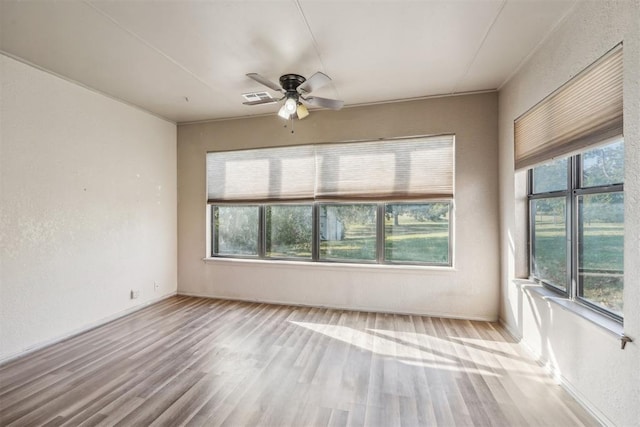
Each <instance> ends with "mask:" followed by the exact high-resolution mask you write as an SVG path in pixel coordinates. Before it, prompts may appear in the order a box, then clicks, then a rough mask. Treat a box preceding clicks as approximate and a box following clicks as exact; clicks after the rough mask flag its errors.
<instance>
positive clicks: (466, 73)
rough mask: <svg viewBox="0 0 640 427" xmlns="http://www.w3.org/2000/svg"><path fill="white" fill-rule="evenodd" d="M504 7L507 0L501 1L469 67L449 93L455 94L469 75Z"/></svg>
mask: <svg viewBox="0 0 640 427" xmlns="http://www.w3.org/2000/svg"><path fill="white" fill-rule="evenodd" d="M506 5H507V0H502V5H501V6H500V9H499V10H498V13H496V16H495V17H494V18H493V21H491V25H489V27H488V28H487V31H486V32H485V33H484V37H482V41H481V42H480V45H479V46H478V49H476V53H475V54H474V55H473V58H472V59H471V61H470V62H469V65H468V66H467V69H466V70H465V72H464V74H463V75H462V76H461V77H460V79H459V80H458V81H457V82H456V84H455V85H454V86H453V90H452V91H451V93H456V91H457V90H458V87H459V86H460V84H461V83H462V81H463V80H464V79H466V78H467V76H468V75H469V71H471V67H473V64H475V62H476V59H478V55H480V51H481V50H482V47H483V46H484V43H485V42H486V41H487V38H488V37H489V34H490V33H491V30H492V29H493V26H494V25H495V24H496V22H497V21H498V18H499V17H500V15H501V14H502V11H503V10H504V8H505V6H506Z"/></svg>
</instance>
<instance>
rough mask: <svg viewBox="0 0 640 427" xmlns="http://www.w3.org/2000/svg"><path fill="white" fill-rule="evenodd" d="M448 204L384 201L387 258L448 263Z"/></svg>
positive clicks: (385, 254)
mask: <svg viewBox="0 0 640 427" xmlns="http://www.w3.org/2000/svg"><path fill="white" fill-rule="evenodd" d="M449 206H450V204H449V203H446V202H438V203H419V204H417V203H416V204H393V205H392V204H387V205H386V206H385V237H384V256H385V260H387V261H408V262H423V263H429V264H443V265H449Z"/></svg>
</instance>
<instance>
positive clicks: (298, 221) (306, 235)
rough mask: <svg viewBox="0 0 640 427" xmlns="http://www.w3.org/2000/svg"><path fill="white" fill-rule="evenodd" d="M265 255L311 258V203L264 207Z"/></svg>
mask: <svg viewBox="0 0 640 427" xmlns="http://www.w3.org/2000/svg"><path fill="white" fill-rule="evenodd" d="M265 215H266V225H267V226H266V230H265V231H266V244H267V246H266V256H268V257H276V258H288V257H295V258H311V242H312V234H313V226H312V221H313V208H312V206H311V205H272V206H267V207H266V212H265Z"/></svg>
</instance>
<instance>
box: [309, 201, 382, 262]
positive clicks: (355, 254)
mask: <svg viewBox="0 0 640 427" xmlns="http://www.w3.org/2000/svg"><path fill="white" fill-rule="evenodd" d="M319 210H320V213H319V221H320V224H319V230H320V259H326V260H346V261H375V260H376V205H374V204H354V205H320V206H319Z"/></svg>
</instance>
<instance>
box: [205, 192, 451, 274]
mask: <svg viewBox="0 0 640 427" xmlns="http://www.w3.org/2000/svg"><path fill="white" fill-rule="evenodd" d="M451 207H452V204H451V202H450V201H435V202H431V201H430V202H407V203H399V202H393V203H351V204H349V203H312V204H304V205H297V204H296V205H293V204H264V205H257V206H256V205H248V206H245V205H210V209H211V211H212V213H213V214H212V215H211V218H212V224H211V233H212V235H211V237H212V239H211V242H212V248H211V255H212V256H218V257H242V258H264V259H293V260H307V261H325V262H355V263H386V264H422V265H437V266H449V265H451V227H450V222H449V221H450V220H449V218H450V217H451ZM314 218H317V219H314ZM260 224H264V227H263V226H261V225H260ZM262 242H264V244H263V243H262ZM314 247H315V248H317V250H314Z"/></svg>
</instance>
